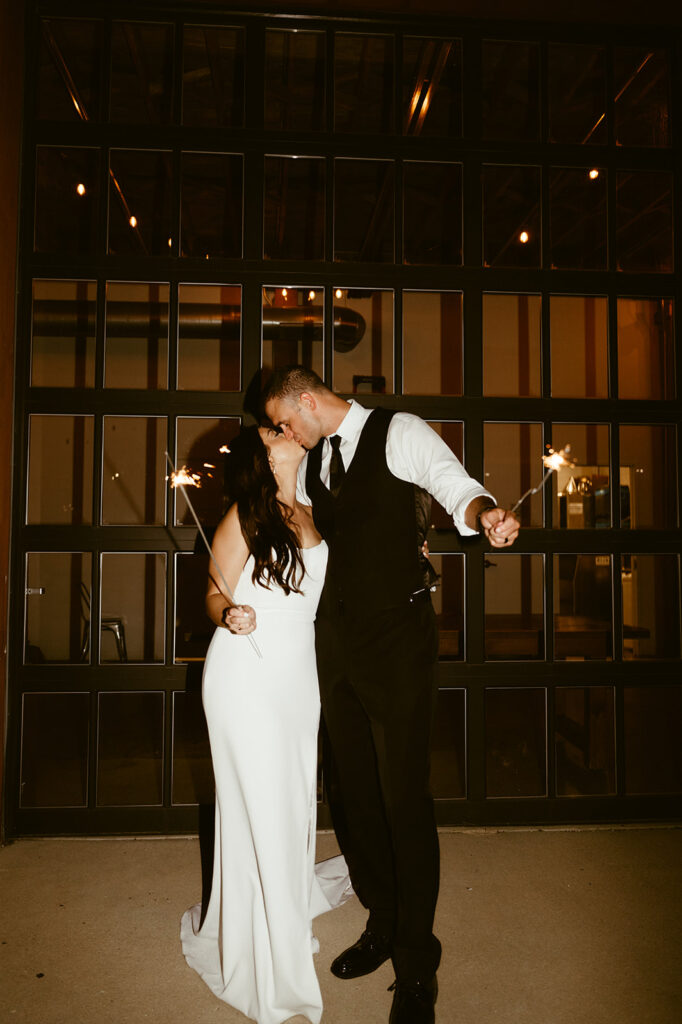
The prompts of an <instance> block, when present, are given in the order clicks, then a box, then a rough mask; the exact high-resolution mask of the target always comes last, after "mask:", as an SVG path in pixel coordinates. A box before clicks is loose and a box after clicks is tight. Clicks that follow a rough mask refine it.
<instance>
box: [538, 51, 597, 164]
mask: <svg viewBox="0 0 682 1024" xmlns="http://www.w3.org/2000/svg"><path fill="white" fill-rule="evenodd" d="M548 83H549V141H550V142H568V143H581V144H583V145H584V144H586V143H590V144H596V145H604V143H605V142H606V141H607V132H606V60H605V54H604V49H603V48H602V47H601V46H581V45H577V44H575V43H550V44H549V52H548Z"/></svg>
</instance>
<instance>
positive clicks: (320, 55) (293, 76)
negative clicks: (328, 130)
mask: <svg viewBox="0 0 682 1024" xmlns="http://www.w3.org/2000/svg"><path fill="white" fill-rule="evenodd" d="M324 70H325V35H324V33H323V32H300V31H298V30H296V29H293V30H291V29H289V30H281V29H267V30H266V32H265V108H264V115H265V116H264V124H265V128H266V130H268V131H269V130H272V129H274V130H279V129H289V130H293V131H302V132H315V131H323V130H324V127H325V88H324Z"/></svg>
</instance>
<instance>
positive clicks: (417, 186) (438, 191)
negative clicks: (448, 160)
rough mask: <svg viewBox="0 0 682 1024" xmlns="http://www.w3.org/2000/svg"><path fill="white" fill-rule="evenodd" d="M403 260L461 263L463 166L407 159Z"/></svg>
mask: <svg viewBox="0 0 682 1024" xmlns="http://www.w3.org/2000/svg"><path fill="white" fill-rule="evenodd" d="M403 175H404V179H403V180H404V186H403V187H404V211H403V216H404V235H403V260H404V262H405V263H440V264H443V263H450V264H454V265H459V264H461V262H462V165H461V164H436V163H428V164H427V163H416V162H414V161H411V160H406V161H405V163H404V164H403Z"/></svg>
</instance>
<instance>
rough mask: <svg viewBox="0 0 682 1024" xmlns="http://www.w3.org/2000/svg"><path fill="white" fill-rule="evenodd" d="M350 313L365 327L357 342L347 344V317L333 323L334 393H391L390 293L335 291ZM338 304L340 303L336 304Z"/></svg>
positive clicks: (391, 317) (391, 327)
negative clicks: (339, 294)
mask: <svg viewBox="0 0 682 1024" xmlns="http://www.w3.org/2000/svg"><path fill="white" fill-rule="evenodd" d="M339 291H341V300H342V301H343V300H345V306H346V308H347V309H349V310H350V311H351V312H350V323H351V324H352V323H353V322H355V317H358V318H361V320H362V321H363V322H364V324H365V330H364V333H361V334H360V336H359V338H358V340H357V342H355V343H353V342H350V343H349V342H348V340H347V339H348V335H349V331H348V326H347V323H348V321H347V317H348V314H347V313H346V311H345V310H344V318H343V321H342V322H341V323H339V324H338V325H337V323H336V318H335V322H334V362H333V367H332V370H333V381H334V384H333V387H334V391H340V392H342V393H343V394H354V395H355V394H384V393H386V394H392V393H393V292H392V291H369V290H365V289H362V288H352V289H350V288H349V289H348V290H346V289H340V288H337V289H335V292H334V294H335V296H336V295H337V293H338V292H339ZM339 304H340V303H339Z"/></svg>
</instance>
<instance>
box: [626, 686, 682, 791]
mask: <svg viewBox="0 0 682 1024" xmlns="http://www.w3.org/2000/svg"><path fill="white" fill-rule="evenodd" d="M623 711H624V725H625V735H624V747H625V792H626V793H628V794H635V793H642V794H644V793H682V744H680V734H681V733H682V687H681V686H677V685H672V686H655V685H651V684H648V685H647V686H626V687H625V690H624V694H623Z"/></svg>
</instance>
